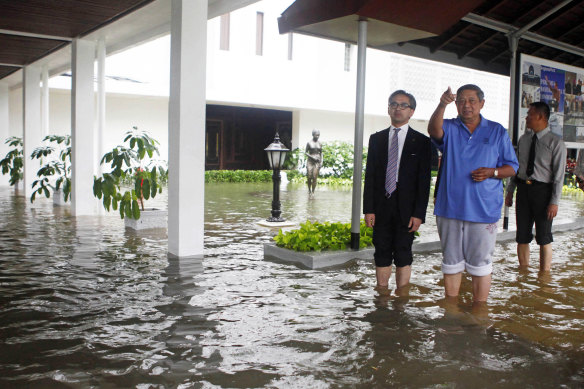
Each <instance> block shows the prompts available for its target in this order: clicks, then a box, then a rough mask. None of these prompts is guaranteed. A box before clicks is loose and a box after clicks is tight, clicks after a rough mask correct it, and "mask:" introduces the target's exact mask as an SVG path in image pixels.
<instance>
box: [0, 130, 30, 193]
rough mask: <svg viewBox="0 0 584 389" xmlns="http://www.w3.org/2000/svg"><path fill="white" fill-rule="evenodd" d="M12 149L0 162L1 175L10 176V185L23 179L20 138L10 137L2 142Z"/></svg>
mask: <svg viewBox="0 0 584 389" xmlns="http://www.w3.org/2000/svg"><path fill="white" fill-rule="evenodd" d="M4 143H6V144H7V145H9V146H10V147H12V149H11V150H10V151H9V152H8V153H7V154H6V156H5V157H4V158H3V159H2V160H0V166H1V167H2V174H9V175H10V181H9V183H10V185H16V184H18V181H21V180H22V178H23V166H24V161H23V159H22V156H23V151H22V145H23V144H22V138H19V137H16V136H12V137H10V138H8V139H6V141H5V142H4Z"/></svg>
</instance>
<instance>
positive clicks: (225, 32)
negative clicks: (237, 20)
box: [219, 13, 230, 50]
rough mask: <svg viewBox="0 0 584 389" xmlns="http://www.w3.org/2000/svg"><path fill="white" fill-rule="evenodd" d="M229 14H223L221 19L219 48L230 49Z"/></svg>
mask: <svg viewBox="0 0 584 389" xmlns="http://www.w3.org/2000/svg"><path fill="white" fill-rule="evenodd" d="M229 15H230V14H228V13H227V14H224V15H221V19H220V29H221V30H220V33H219V49H221V50H229Z"/></svg>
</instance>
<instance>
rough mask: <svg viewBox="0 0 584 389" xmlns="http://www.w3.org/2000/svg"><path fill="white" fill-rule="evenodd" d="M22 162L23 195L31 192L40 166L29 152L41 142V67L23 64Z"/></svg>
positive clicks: (28, 195)
mask: <svg viewBox="0 0 584 389" xmlns="http://www.w3.org/2000/svg"><path fill="white" fill-rule="evenodd" d="M22 74H23V93H22V100H23V110H22V113H23V120H22V122H23V128H24V130H23V137H22V138H23V139H22V140H23V143H24V147H23V153H24V155H23V158H22V160H23V163H24V195H25V196H26V197H30V195H31V194H32V182H33V181H34V180H36V174H37V172H38V170H39V167H40V163H39V162H40V161H39V160H38V159H35V160H32V159H31V158H30V154H32V152H33V150H34V149H36V148H37V147H39V146H40V145H41V143H42V138H43V133H42V128H41V85H40V83H41V69H40V68H39V67H35V66H25V67H24V69H23V72H22Z"/></svg>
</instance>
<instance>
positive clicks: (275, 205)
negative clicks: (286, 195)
mask: <svg viewBox="0 0 584 389" xmlns="http://www.w3.org/2000/svg"><path fill="white" fill-rule="evenodd" d="M280 181H281V178H280V169H274V170H273V172H272V182H273V184H274V187H273V191H272V194H273V199H272V216H271V217H269V218H268V219H266V220H267V221H269V222H283V221H284V219H282V218H281V217H280V216H281V215H282V210H281V208H280V207H281V204H280Z"/></svg>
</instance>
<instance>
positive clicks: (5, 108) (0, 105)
mask: <svg viewBox="0 0 584 389" xmlns="http://www.w3.org/2000/svg"><path fill="white" fill-rule="evenodd" d="M9 93H10V91H9V89H8V85H6V84H3V83H1V82H0V159H2V158H4V157H5V156H6V153H8V145H6V144H5V143H4V142H6V139H7V138H8V137H10V118H9V116H8V115H9V112H10V105H9V101H10V98H9V96H8V94H9ZM9 180H10V179H9V178H8V175H4V174H1V173H0V186H8V181H9Z"/></svg>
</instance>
